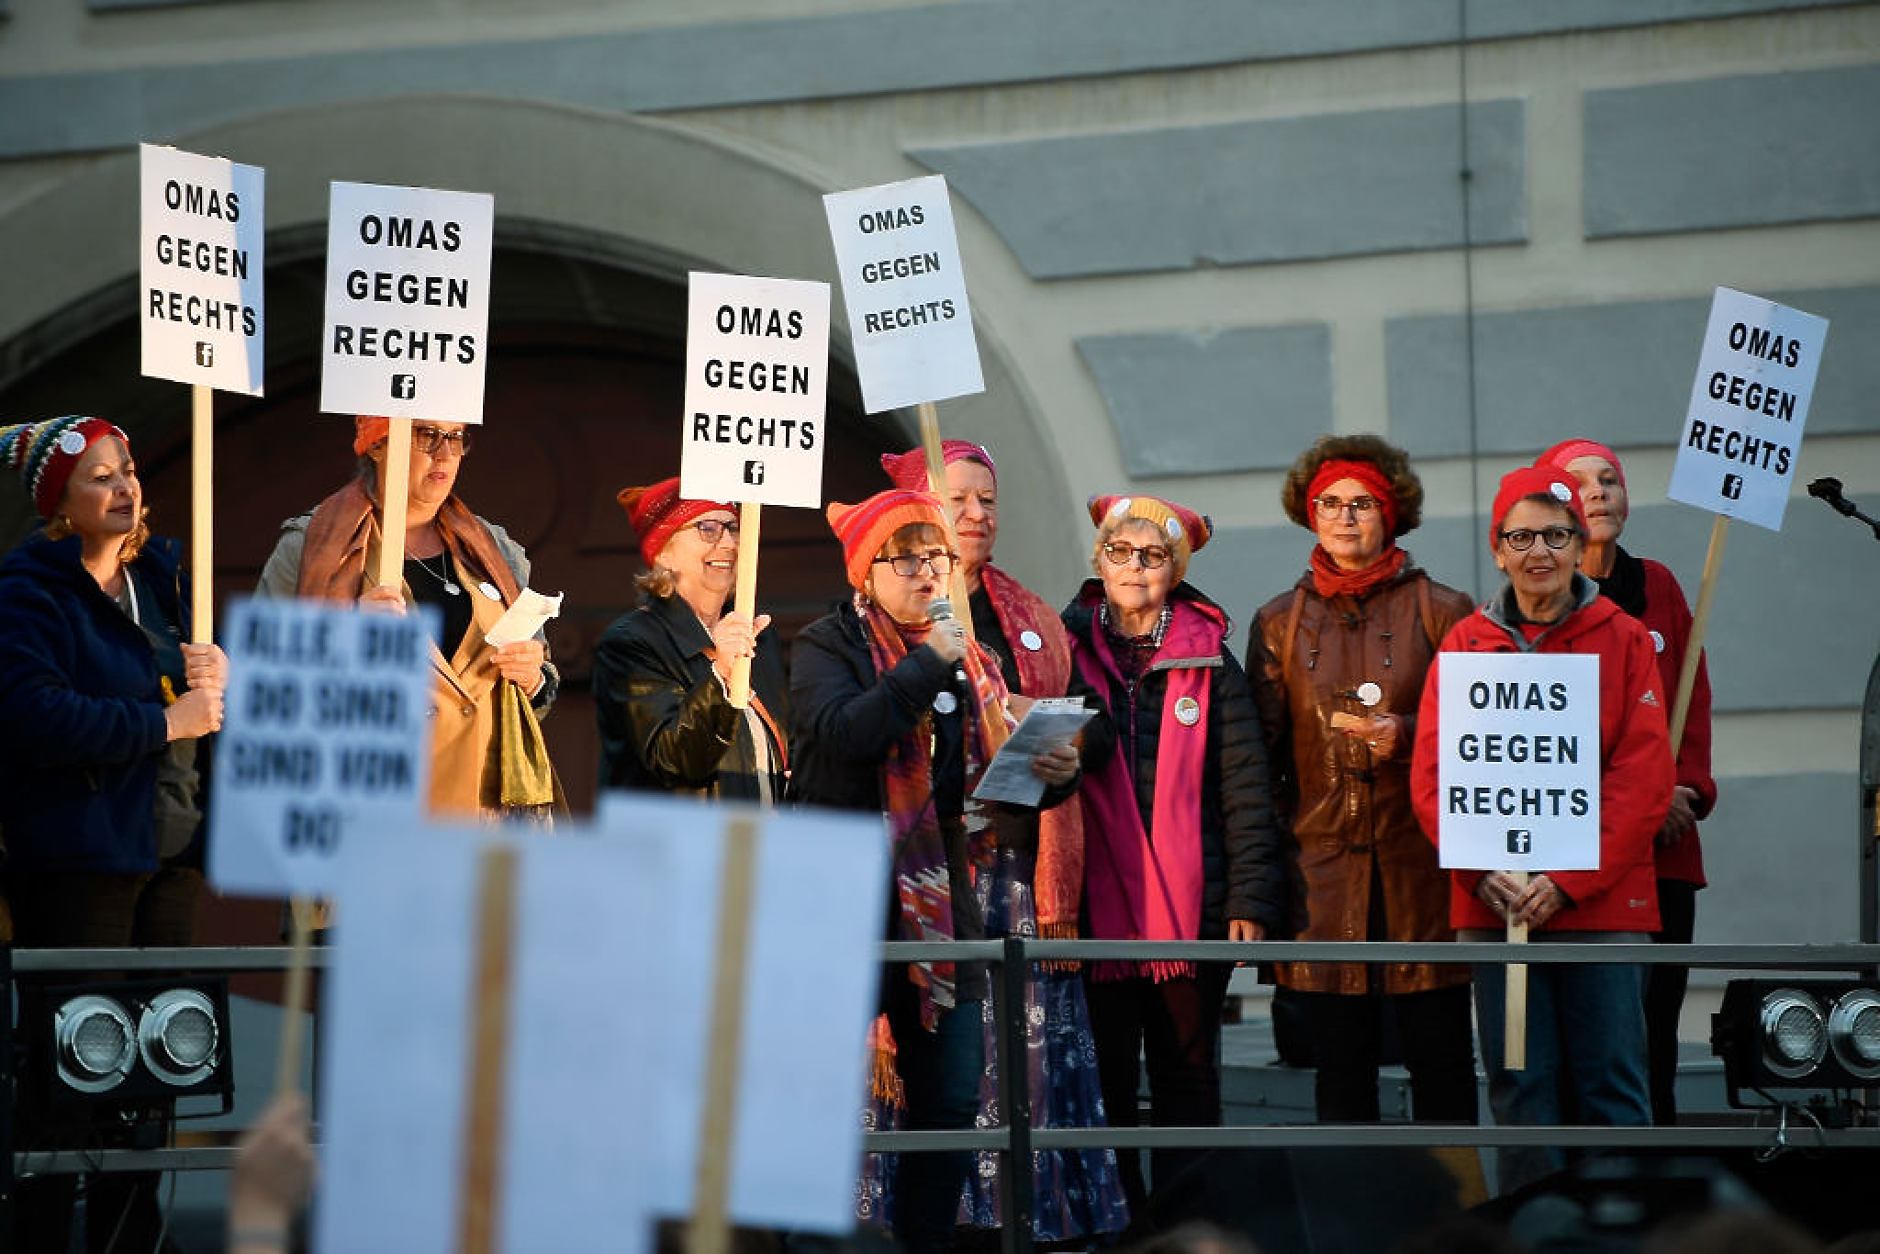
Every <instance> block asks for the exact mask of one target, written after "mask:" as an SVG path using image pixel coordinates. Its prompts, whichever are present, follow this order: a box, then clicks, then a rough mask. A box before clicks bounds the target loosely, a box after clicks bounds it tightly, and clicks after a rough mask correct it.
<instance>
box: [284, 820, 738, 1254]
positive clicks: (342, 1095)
mask: <svg viewBox="0 0 1880 1254" xmlns="http://www.w3.org/2000/svg"><path fill="white" fill-rule="evenodd" d="M691 813H692V815H693V817H694V818H695V819H696V818H698V817H701V816H703V815H704V814H706V813H708V812H707V811H704V810H701V809H698V808H696V807H695V808H694V809H693V810H692V811H691ZM385 835H386V837H387V839H383V840H370V841H362V842H360V843H359V848H358V849H357V850H356V851H355V854H354V856H352V857H349V858H348V859H347V860H346V862H345V864H344V866H343V868H342V870H341V874H340V878H339V881H338V883H337V885H336V890H337V894H338V896H339V897H340V899H341V901H342V902H343V903H344V916H343V918H344V922H343V923H342V925H341V926H340V928H339V929H338V936H337V938H336V941H335V944H334V954H333V971H332V975H331V985H330V990H329V996H328V1001H327V1013H326V1014H325V1015H324V1016H323V1017H322V1021H321V1031H322V1034H323V1035H322V1050H321V1064H322V1072H321V1089H320V1091H321V1095H322V1101H323V1110H322V1114H321V1125H322V1131H323V1133H324V1134H325V1136H324V1142H325V1143H324V1147H323V1148H324V1153H323V1155H322V1164H323V1167H322V1173H321V1182H320V1185H321V1187H320V1190H319V1198H318V1201H317V1207H318V1209H317V1213H316V1215H315V1240H316V1246H317V1248H318V1249H320V1250H323V1251H331V1252H335V1254H337V1252H339V1251H353V1250H398V1251H401V1252H402V1254H446V1252H447V1251H448V1252H450V1254H456V1251H458V1250H461V1249H466V1248H475V1247H476V1245H477V1244H479V1243H477V1242H473V1241H470V1240H468V1239H467V1236H468V1234H467V1233H466V1218H467V1217H468V1216H475V1217H476V1218H477V1219H478V1220H480V1221H481V1222H483V1223H485V1224H487V1228H486V1229H485V1230H484V1231H485V1233H486V1235H487V1236H488V1238H489V1247H490V1248H494V1249H502V1250H559V1249H581V1248H588V1247H590V1246H593V1245H595V1244H596V1243H597V1242H598V1243H599V1244H600V1245H601V1246H603V1247H605V1248H607V1249H610V1250H620V1251H625V1252H627V1254H634V1252H635V1251H640V1250H644V1249H650V1248H651V1247H652V1231H651V1223H650V1219H649V1217H648V1216H649V1205H648V1187H647V1184H646V1182H647V1181H649V1180H650V1179H651V1178H652V1177H653V1175H654V1173H655V1171H656V1169H657V1168H658V1165H659V1164H660V1163H661V1162H662V1161H664V1160H665V1159H666V1158H667V1157H668V1156H669V1155H670V1154H671V1150H670V1148H669V1147H668V1146H667V1145H666V1144H665V1143H664V1142H663V1141H662V1139H661V1137H660V1136H659V1134H658V1130H657V1128H656V1127H655V1126H654V1124H653V1122H652V1114H651V1111H652V1103H653V1101H654V1099H655V1097H656V1096H657V1094H658V1089H659V1088H660V1086H661V1084H662V1079H661V1077H660V1076H659V1075H658V1074H657V1073H656V1072H655V1071H654V1070H652V1067H651V1060H652V1059H653V1058H655V1057H656V1056H657V1055H656V1053H655V1044H656V1042H657V1040H658V1038H659V1037H660V1036H661V1035H662V1034H664V1033H665V1032H666V1031H668V1030H669V1029H668V1027H667V1022H666V1014H665V1010H664V1006H663V1004H662V1003H661V1002H660V1001H659V1000H658V998H659V997H661V996H663V995H665V994H666V992H667V990H668V987H669V986H668V984H667V981H666V978H665V973H664V970H663V968H664V967H665V966H666V964H667V963H668V962H669V961H670V960H671V959H672V958H673V957H674V956H675V955H674V953H673V952H672V950H671V945H672V936H673V931H674V928H675V926H676V925H677V924H678V923H679V922H680V921H681V920H680V916H681V915H682V914H683V904H684V903H681V902H678V901H676V900H674V899H673V897H672V895H671V892H670V884H671V882H672V876H671V874H670V872H669V870H668V869H667V868H666V867H664V866H662V865H661V864H660V862H659V858H660V856H661V850H660V849H659V848H658V847H651V846H649V847H638V846H636V847H631V848H629V847H624V846H622V845H619V844H614V843H610V842H604V841H597V840H592V839H584V838H581V837H578V836H577V837H574V838H569V837H568V836H567V835H565V834H558V835H557V836H555V837H548V836H546V835H543V836H539V837H536V838H533V839H531V838H530V835H529V834H528V833H520V834H519V833H517V832H515V831H514V830H513V829H511V830H510V831H506V832H500V831H492V830H489V829H476V830H472V829H463V830H458V829H444V828H431V829H426V830H424V831H419V832H387V833H385ZM493 846H494V847H496V848H498V849H500V850H501V851H502V852H504V853H506V854H508V855H510V859H509V860H510V861H511V862H512V864H513V868H514V871H513V874H512V875H510V876H509V877H508V879H507V881H506V882H505V883H504V884H503V885H500V887H502V888H504V889H505V892H506V895H507V896H508V898H509V902H510V904H509V909H508V912H507V917H506V921H505V922H504V925H503V926H502V927H500V928H494V929H492V928H491V927H490V926H489V923H490V916H489V915H488V914H487V913H486V912H485V911H483V910H482V909H481V906H482V905H483V904H484V901H485V900H486V897H487V889H488V888H489V887H490V884H489V882H488V880H487V877H485V876H484V875H483V874H481V871H482V869H483V867H484V866H485V865H486V859H487V857H488V854H489V850H490V849H491V847H493ZM492 968H496V969H500V970H501V971H502V973H503V979H502V987H501V988H500V989H498V988H493V987H491V986H490V985H489V984H487V983H486V982H485V981H486V980H487V977H488V975H489V972H490V971H491V969H492ZM504 993H506V995H503V994H504ZM689 994H690V996H692V997H699V996H702V993H701V990H700V989H698V988H693V989H691V990H689ZM654 1008H658V1009H657V1011H655V1010H654ZM485 1010H487V1011H491V1012H498V1013H497V1018H498V1021H499V1022H498V1023H497V1025H496V1026H497V1027H498V1029H499V1030H498V1031H497V1032H496V1033H495V1034H494V1041H495V1043H496V1044H497V1045H498V1046H499V1047H498V1048H496V1049H494V1050H491V1049H490V1048H489V1046H490V1045H491V1043H492V1038H491V1036H490V1035H489V1034H488V1033H487V1032H486V1029H487V1028H488V1027H489V1024H488V1023H487V1021H485V1022H479V1012H480V1011H485ZM479 1061H481V1063H483V1064H484V1065H486V1066H488V1067H490V1068H492V1069H493V1072H494V1074H493V1075H490V1076H482V1077H479V1075H478V1074H477V1073H478V1069H479V1067H478V1064H479ZM479 1080H492V1081H493V1083H492V1084H490V1085H489V1087H488V1088H487V1089H485V1088H483V1087H482V1086H481V1085H480V1084H479ZM488 1099H494V1100H493V1101H492V1102H490V1103H489V1104H488V1105H487V1106H485V1107H483V1108H482V1109H481V1114H479V1102H480V1101H487V1100H488ZM472 1179H476V1180H480V1181H482V1182H483V1184H482V1186H480V1187H482V1188H483V1189H485V1190H486V1191H484V1192H482V1193H480V1194H476V1193H473V1192H472V1190H471V1186H470V1184H469V1182H470V1181H471V1180H472Z"/></svg>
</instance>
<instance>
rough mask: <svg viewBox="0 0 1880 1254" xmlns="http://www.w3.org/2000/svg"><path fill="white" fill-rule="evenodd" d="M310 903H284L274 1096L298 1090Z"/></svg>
mask: <svg viewBox="0 0 1880 1254" xmlns="http://www.w3.org/2000/svg"><path fill="white" fill-rule="evenodd" d="M314 909H315V907H314V904H313V902H311V901H309V900H308V899H307V898H305V897H295V898H292V899H290V900H289V901H288V903H287V917H288V944H289V945H290V946H292V950H293V952H292V953H290V954H289V955H288V961H287V983H286V987H285V988H284V989H283V991H282V994H281V1044H280V1048H279V1050H278V1051H276V1053H275V1056H274V1092H275V1094H276V1095H277V1096H280V1095H285V1094H288V1093H298V1092H299V1091H300V1055H301V1039H302V1037H304V1036H305V1035H306V1010H307V983H308V977H307V968H308V966H309V964H310V961H311V958H312V949H313V940H312V937H313V912H314Z"/></svg>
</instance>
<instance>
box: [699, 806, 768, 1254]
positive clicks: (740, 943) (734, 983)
mask: <svg viewBox="0 0 1880 1254" xmlns="http://www.w3.org/2000/svg"><path fill="white" fill-rule="evenodd" d="M757 842H758V830H757V820H756V819H754V818H752V817H751V816H750V815H749V814H737V815H735V816H733V817H732V819H731V820H730V822H728V823H727V824H726V825H725V863H724V878H723V880H722V882H721V885H720V888H719V896H718V957H717V969H716V971H715V972H714V974H713V979H712V1036H711V1057H710V1059H709V1060H708V1061H707V1064H706V1071H705V1074H706V1075H707V1076H709V1077H710V1079H709V1080H708V1081H707V1084H706V1089H705V1115H704V1119H705V1122H704V1126H703V1128H702V1129H701V1131H700V1135H699V1144H698V1177H697V1179H698V1187H697V1190H696V1193H695V1194H694V1196H693V1199H692V1225H691V1232H690V1234H689V1238H688V1240H687V1243H686V1248H687V1251H688V1254H726V1251H727V1250H729V1249H730V1246H731V1222H730V1208H731V1155H732V1148H733V1139H732V1138H733V1135H734V1134H735V1133H736V1131H737V1099H738V1056H739V1053H740V1051H741V1049H742V1042H743V1037H744V984H745V975H746V968H747V966H748V964H749V950H750V934H751V915H752V913H753V912H754V909H755V906H756V892H755V884H756V878H757V857H758V847H757Z"/></svg>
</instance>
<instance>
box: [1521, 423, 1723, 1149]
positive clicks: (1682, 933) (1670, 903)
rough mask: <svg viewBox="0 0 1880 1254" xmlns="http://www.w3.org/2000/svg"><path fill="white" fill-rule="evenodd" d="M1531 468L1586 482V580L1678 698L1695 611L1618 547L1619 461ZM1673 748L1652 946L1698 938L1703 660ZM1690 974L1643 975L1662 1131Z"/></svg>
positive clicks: (1679, 969)
mask: <svg viewBox="0 0 1880 1254" xmlns="http://www.w3.org/2000/svg"><path fill="white" fill-rule="evenodd" d="M1534 464H1535V465H1536V466H1542V467H1549V468H1551V469H1554V470H1562V471H1565V472H1566V473H1567V474H1569V475H1572V476H1573V477H1574V479H1575V480H1577V481H1578V482H1579V485H1580V503H1581V504H1582V505H1583V506H1584V507H1585V509H1586V529H1587V537H1586V544H1585V546H1584V547H1583V549H1582V550H1581V553H1580V573H1581V574H1583V575H1585V576H1587V577H1588V578H1589V579H1591V580H1592V581H1593V583H1594V584H1595V585H1596V586H1597V587H1598V588H1599V591H1600V595H1602V596H1604V597H1607V598H1608V599H1610V600H1611V601H1612V602H1613V603H1614V604H1616V605H1618V607H1619V608H1620V609H1622V610H1624V611H1625V612H1626V613H1628V614H1630V615H1631V616H1632V617H1633V618H1636V619H1638V620H1639V622H1641V623H1643V624H1645V629H1646V630H1647V631H1648V632H1650V633H1651V638H1652V647H1653V648H1654V649H1655V650H1657V656H1658V679H1659V682H1660V683H1661V684H1662V685H1663V687H1662V689H1661V692H1662V693H1663V694H1665V695H1666V698H1667V700H1669V699H1671V697H1672V696H1673V695H1675V694H1676V692H1677V688H1678V678H1679V676H1680V674H1682V672H1683V670H1684V653H1685V649H1686V648H1687V647H1689V643H1690V639H1691V610H1690V605H1689V604H1688V603H1687V602H1686V601H1685V599H1684V590H1683V589H1682V588H1680V587H1679V586H1678V580H1677V576H1675V575H1673V574H1672V573H1671V571H1670V570H1669V569H1668V568H1667V567H1665V566H1664V565H1663V564H1661V563H1659V562H1654V561H1652V560H1651V559H1650V558H1639V557H1633V556H1632V555H1631V554H1630V553H1628V552H1626V551H1625V549H1624V548H1623V547H1621V545H1620V544H1619V537H1620V536H1621V535H1622V534H1624V532H1625V522H1626V516H1627V514H1628V513H1629V512H1630V507H1629V501H1628V498H1627V496H1626V488H1625V468H1624V467H1623V466H1621V465H1620V464H1619V457H1618V455H1617V454H1616V453H1614V452H1613V451H1612V450H1611V449H1609V448H1607V447H1606V446H1605V445H1603V444H1596V443H1594V442H1593V441H1592V440H1566V441H1563V442H1562V443H1559V444H1556V445H1554V446H1553V447H1552V448H1550V449H1548V450H1547V451H1546V452H1545V453H1542V454H1541V455H1540V457H1539V458H1537V459H1536V460H1535V462H1534ZM1673 748H1674V750H1675V751H1676V753H1677V780H1678V782H1677V783H1676V784H1675V785H1673V786H1672V789H1671V809H1670V811H1669V812H1668V813H1667V814H1666V815H1665V822H1664V826H1663V827H1661V828H1659V829H1658V838H1657V841H1656V844H1657V855H1656V857H1657V863H1658V917H1659V928H1658V930H1657V931H1656V932H1654V933H1652V939H1653V940H1654V941H1659V942H1662V943H1669V944H1689V943H1690V941H1691V938H1692V937H1693V936H1694V935H1695V934H1696V925H1697V890H1698V889H1700V888H1702V887H1703V886H1704V853H1703V848H1702V846H1701V845H1700V844H1699V843H1698V836H1697V821H1698V820H1699V819H1702V818H1705V817H1707V816H1708V815H1709V814H1710V811H1711V809H1712V807H1714V806H1715V805H1716V804H1717V781H1716V779H1715V778H1713V777H1712V775H1711V773H1710V674H1709V670H1708V668H1707V667H1706V666H1705V664H1704V660H1703V658H1702V657H1701V656H1700V657H1699V658H1698V662H1697V682H1696V684H1695V685H1694V686H1693V687H1692V689H1691V704H1690V707H1689V709H1688V711H1687V712H1686V715H1685V720H1684V740H1683V742H1682V743H1680V744H1678V745H1675V746H1673ZM1689 976H1690V969H1689V968H1688V967H1684V966H1679V965H1675V964H1672V963H1663V962H1660V963H1653V964H1652V965H1651V966H1649V967H1647V968H1646V974H1645V1033H1646V1039H1647V1042H1648V1044H1649V1046H1650V1052H1651V1085H1652V1118H1653V1119H1654V1120H1655V1121H1656V1122H1658V1123H1666V1124H1670V1123H1676V1122H1677V1121H1678V1106H1677V1079H1678V1018H1679V1015H1680V1013H1681V1012H1682V1010H1683V1007H1684V987H1685V983H1686V981H1687V980H1688V979H1689Z"/></svg>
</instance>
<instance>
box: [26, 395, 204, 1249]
mask: <svg viewBox="0 0 1880 1254" xmlns="http://www.w3.org/2000/svg"><path fill="white" fill-rule="evenodd" d="M0 456H4V458H5V460H6V462H7V464H9V465H11V466H12V467H13V468H14V469H15V470H17V471H18V472H19V473H20V476H21V478H22V479H23V480H24V481H25V484H26V490H27V493H28V495H29V496H30V497H31V498H32V501H33V505H34V507H35V509H36V510H37V512H38V514H39V517H40V518H41V520H42V523H43V525H42V526H41V528H40V529H39V530H38V531H37V532H35V533H34V534H33V535H31V536H29V537H28V538H27V539H26V541H25V542H24V543H23V544H21V545H20V546H19V547H18V548H17V549H15V550H14V551H13V552H12V553H10V554H8V555H7V558H6V560H5V562H4V564H0V624H3V625H4V626H0V744H4V746H5V749H6V754H5V762H6V766H5V767H4V768H0V770H3V771H4V774H5V776H6V779H5V782H4V786H0V829H4V831H5V834H6V853H7V868H6V880H5V885H6V895H7V897H8V898H9V899H10V900H11V904H12V908H13V918H14V934H13V937H12V943H14V944H17V945H21V946H25V947H27V948H34V949H40V948H47V949H50V948H65V947H78V946H100V945H102V946H110V947H123V946H130V945H187V944H190V943H191V942H192V941H193V940H194V939H195V915H196V901H197V897H198V895H199V893H200V890H201V885H202V873H201V870H200V867H201V844H200V842H199V841H198V839H197V834H198V829H199V828H200V826H201V821H202V811H201V806H200V802H201V796H200V794H201V788H200V781H199V777H198V775H197V771H196V746H197V742H198V741H199V740H200V739H201V738H202V737H204V736H207V735H208V734H209V733H211V732H213V731H215V730H216V729H217V728H218V727H220V726H221V723H222V692H223V689H224V688H225V687H226V685H227V679H228V661H227V659H226V658H225V657H224V656H223V654H222V651H221V650H220V649H218V648H216V647H215V646H214V645H209V644H202V645H198V644H185V643H184V641H186V640H188V639H189V617H188V611H189V596H188V594H187V591H186V585H185V582H184V578H183V574H182V571H181V569H180V568H179V566H178V561H177V552H176V545H175V543H174V542H173V541H169V540H161V539H152V538H151V537H150V531H149V528H148V527H147V526H146V525H145V522H144V515H145V510H144V503H143V486H142V484H141V483H140V482H139V480H138V478H137V466H136V463H135V462H133V461H132V459H131V451H130V441H129V439H128V438H127V437H126V436H125V434H124V432H122V431H120V430H119V429H118V428H117V427H115V426H113V425H111V424H110V423H108V422H105V421H104V420H103V419H100V418H88V417H80V416H71V417H65V418H54V419H51V420H50V421H47V422H41V423H33V424H26V425H21V426H12V427H7V428H5V429H0ZM157 1180H158V1177H157V1175H156V1174H155V1173H137V1174H134V1175H128V1176H127V1175H116V1174H111V1175H101V1176H94V1177H92V1178H91V1181H90V1183H89V1184H88V1186H87V1194H88V1197H89V1199H90V1200H89V1202H88V1204H87V1206H86V1215H87V1224H88V1227H89V1228H90V1232H91V1237H92V1241H93V1244H94V1246H96V1247H98V1248H102V1246H103V1244H104V1243H105V1242H106V1241H108V1240H109V1239H110V1237H109V1234H111V1233H113V1232H117V1233H118V1234H119V1235H120V1237H121V1238H122V1242H123V1245H122V1246H121V1247H120V1248H132V1247H134V1248H139V1249H151V1248H154V1247H155V1245H156V1243H157V1240H158V1238H159V1235H160V1234H161V1232H162V1225H161V1222H160V1220H161V1216H160V1214H159V1212H158V1207H157V1203H156V1193H157ZM76 1183H77V1178H76V1177H74V1176H69V1175H67V1176H46V1177H41V1178H39V1179H35V1180H30V1181H24V1182H22V1183H21V1184H20V1185H19V1186H18V1191H17V1194H16V1198H17V1204H16V1208H15V1221H16V1232H15V1236H16V1244H17V1248H19V1249H22V1250H28V1249H30V1250H45V1249H64V1248H65V1239H66V1235H67V1232H68V1231H69V1229H70V1226H71V1210H72V1200H73V1189H74V1186H75V1185H76Z"/></svg>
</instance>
